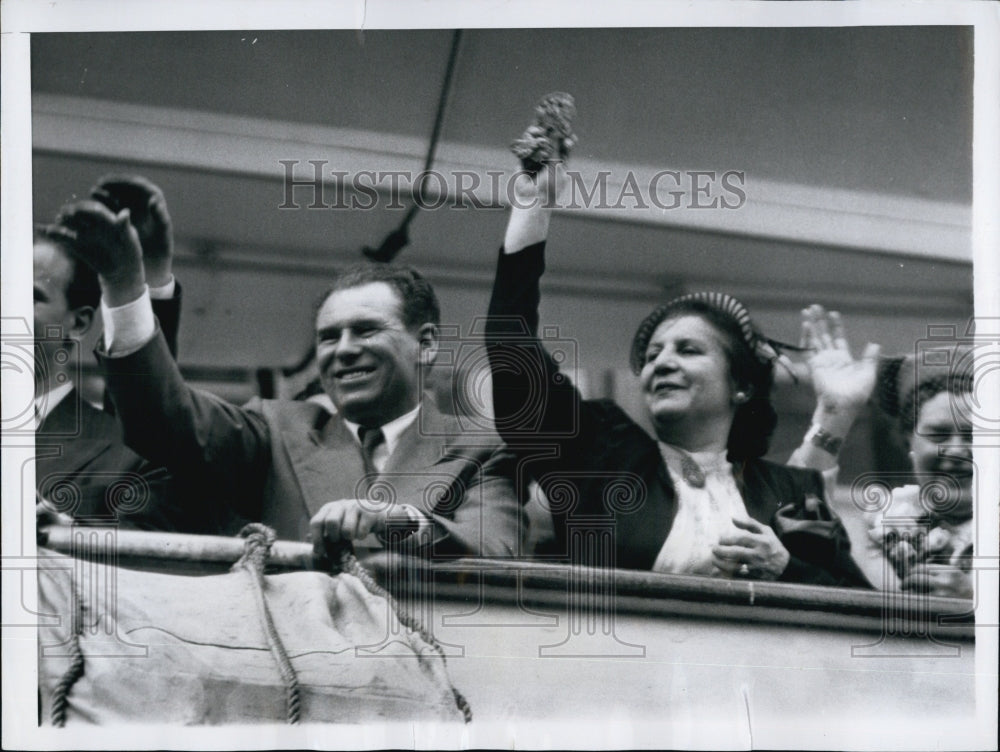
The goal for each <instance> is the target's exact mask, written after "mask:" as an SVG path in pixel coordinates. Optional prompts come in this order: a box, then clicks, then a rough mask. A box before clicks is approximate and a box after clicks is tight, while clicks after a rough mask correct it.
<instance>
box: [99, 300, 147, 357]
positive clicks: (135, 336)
mask: <svg viewBox="0 0 1000 752" xmlns="http://www.w3.org/2000/svg"><path fill="white" fill-rule="evenodd" d="M101 316H102V318H103V319H104V347H105V348H106V349H107V351H108V353H109V354H113V355H128V354H129V353H133V352H135V351H136V350H138V349H139V348H140V347H142V346H143V345H145V344H146V343H147V342H149V341H150V340H151V339H153V337H154V336H155V335H156V317H155V316H153V304H152V302H151V301H150V299H149V288H148V287H145V288H144V289H143V292H142V295H140V296H139V297H138V298H136V299H135V300H133V301H132V302H131V303H126V304H125V305H123V306H117V307H116V308H109V307H108V306H107V304H105V302H104V299H103V298H102V299H101Z"/></svg>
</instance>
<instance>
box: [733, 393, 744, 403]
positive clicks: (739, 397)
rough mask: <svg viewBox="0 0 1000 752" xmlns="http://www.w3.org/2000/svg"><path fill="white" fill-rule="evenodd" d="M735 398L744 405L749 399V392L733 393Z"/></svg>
mask: <svg viewBox="0 0 1000 752" xmlns="http://www.w3.org/2000/svg"><path fill="white" fill-rule="evenodd" d="M733 400H734V401H735V402H736V404H737V405H742V404H743V403H744V402H746V401H747V393H746V392H736V394H735V395H733Z"/></svg>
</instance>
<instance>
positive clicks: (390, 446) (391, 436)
mask: <svg viewBox="0 0 1000 752" xmlns="http://www.w3.org/2000/svg"><path fill="white" fill-rule="evenodd" d="M419 412H420V405H417V406H416V407H415V408H413V409H412V410H410V412H408V413H404V414H403V415H400V416H399V417H398V418H394V419H393V420H390V421H389V422H388V423H386V424H385V425H384V426H380V428H381V429H382V435H383V436H384V437H385V449H386V457H389V456H391V455H392V453H393V451H394V450H395V449H396V445H397V444H398V443H399V437H400V436H402V435H403V431H405V430H406V429H407V428H409V427H410V425H411V424H412V423H413V421H415V420H416V419H417V414H418V413H419ZM344 424H345V425H346V426H347V427H348V428H350V429H351V433H352V434H353V435H354V438H355V439H357V441H358V444H360V443H361V436H360V434H359V430H360V429H361V426H360V424H358V423H352V422H351V421H349V420H346V419H345V420H344Z"/></svg>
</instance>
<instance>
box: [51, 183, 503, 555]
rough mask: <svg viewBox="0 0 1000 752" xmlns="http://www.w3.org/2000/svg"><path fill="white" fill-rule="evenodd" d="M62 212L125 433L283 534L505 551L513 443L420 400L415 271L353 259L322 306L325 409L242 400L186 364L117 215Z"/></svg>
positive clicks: (432, 315) (433, 317)
mask: <svg viewBox="0 0 1000 752" xmlns="http://www.w3.org/2000/svg"><path fill="white" fill-rule="evenodd" d="M63 221H64V223H65V224H67V226H69V227H71V228H72V229H73V230H74V231H75V232H77V234H78V235H80V236H81V237H86V238H90V239H92V240H93V242H90V243H88V244H87V246H86V247H87V248H89V249H93V252H92V253H90V254H89V255H88V256H87V261H88V263H90V264H91V265H92V266H93V267H94V268H95V269H96V270H97V272H98V273H99V275H100V277H101V284H102V290H103V305H104V314H105V318H106V321H108V322H111V324H112V328H113V330H114V333H113V335H112V336H111V337H106V340H105V343H104V348H103V352H100V353H99V356H100V360H101V362H102V366H103V368H104V371H105V374H106V376H107V379H108V387H109V389H110V391H111V394H112V397H113V399H114V402H115V405H116V407H117V409H118V412H119V415H120V416H121V419H122V422H123V425H124V428H125V437H126V441H127V442H128V443H129V445H130V446H131V447H133V448H134V449H136V450H137V451H138V452H140V453H141V454H143V455H145V456H148V457H150V458H151V459H153V460H155V461H159V462H162V463H164V464H166V465H167V466H168V467H169V468H170V469H171V471H172V472H173V473H174V474H175V475H176V476H178V477H181V476H183V477H184V478H186V479H187V480H188V481H191V482H195V483H196V484H197V485H198V487H199V489H200V492H201V493H202V494H204V495H207V496H208V497H210V498H215V499H218V500H219V503H226V504H228V506H229V507H231V508H232V509H234V510H236V511H237V512H239V513H240V514H241V515H242V516H244V517H246V518H249V519H253V520H260V521H262V522H264V523H265V524H267V525H270V526H271V527H273V528H275V529H276V531H277V533H278V536H279V537H282V538H288V539H303V538H306V537H310V538H311V539H312V540H313V541H314V543H315V544H316V545H317V547H318V548H320V549H321V550H322V549H323V548H324V547H325V546H328V545H337V544H339V543H341V542H342V541H362V540H366V541H369V542H371V541H372V535H373V534H374V536H375V537H381V541H382V543H383V544H385V543H386V536H390V537H392V538H393V541H392V545H393V546H398V547H399V548H400V549H401V550H403V551H406V552H412V553H419V554H421V555H424V556H456V555H497V556H506V555H511V554H513V553H514V550H515V548H516V542H517V536H518V514H519V507H518V502H517V495H516V493H515V491H514V488H513V486H512V482H511V477H513V468H512V466H511V462H512V457H511V456H510V454H509V453H508V452H507V451H506V450H505V448H504V447H503V445H502V444H501V442H500V441H499V439H498V438H497V437H496V435H495V434H491V435H483V434H482V433H480V434H477V435H474V436H470V437H461V436H460V435H459V428H458V425H457V422H456V421H455V420H454V418H451V417H449V416H445V415H443V414H442V413H440V412H439V411H438V410H437V408H436V407H435V406H434V405H433V402H432V400H430V399H423V390H422V388H421V385H422V377H423V375H425V374H426V372H427V369H429V368H430V367H431V365H432V364H433V362H434V359H435V357H436V355H437V350H438V337H439V335H438V323H439V311H438V303H437V299H436V297H435V295H434V291H433V289H432V288H431V286H430V284H429V283H428V282H427V281H426V280H425V279H423V277H421V276H420V275H419V274H418V273H417V272H415V271H414V270H412V269H407V268H400V267H392V266H379V265H368V266H365V267H358V268H357V269H354V270H351V271H349V272H346V273H344V274H341V275H340V276H339V277H338V279H337V281H336V282H335V284H334V286H333V288H332V289H331V291H330V293H329V295H328V296H327V297H326V298H325V299H324V301H323V302H322V304H321V305H320V308H319V310H318V312H317V316H316V347H317V360H318V365H319V370H320V373H321V378H322V382H323V388H324V391H325V392H326V393H327V395H329V397H330V399H331V400H332V402H333V404H334V405H335V406H336V408H337V413H336V414H334V415H331V413H330V412H329V411H328V410H326V409H324V408H323V407H321V406H320V405H316V404H313V403H310V402H288V401H277V400H254V401H252V402H251V403H249V404H248V405H246V406H244V407H242V408H239V407H236V406H233V405H229V404H227V403H225V402H223V401H221V400H218V399H216V398H214V397H212V396H210V395H207V394H203V393H201V392H199V391H197V390H195V389H192V388H190V387H188V386H187V385H186V384H185V383H184V381H183V379H182V378H181V376H180V373H179V372H178V370H177V368H176V365H175V364H174V363H173V361H172V359H171V358H170V356H169V352H168V350H167V348H166V345H165V343H164V341H163V338H162V333H161V332H158V331H157V330H156V326H155V320H154V319H153V317H152V315H151V311H150V309H149V302H148V298H147V295H146V293H145V287H144V282H143V268H142V259H141V253H140V250H139V248H138V246H137V243H136V242H135V233H134V231H133V230H132V228H131V227H130V225H129V222H128V218H127V216H123V215H121V214H119V215H117V216H116V215H114V214H113V213H111V212H109V211H108V210H107V209H106V208H105V207H104V206H101V205H98V204H95V203H93V202H82V203H81V204H78V205H76V206H75V207H73V208H71V209H70V210H69V211H67V212H66V215H65V217H64V219H63Z"/></svg>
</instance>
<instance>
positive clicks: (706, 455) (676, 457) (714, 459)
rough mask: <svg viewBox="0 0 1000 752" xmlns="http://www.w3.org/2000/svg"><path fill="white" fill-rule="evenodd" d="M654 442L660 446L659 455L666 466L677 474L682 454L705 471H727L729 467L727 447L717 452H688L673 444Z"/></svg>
mask: <svg viewBox="0 0 1000 752" xmlns="http://www.w3.org/2000/svg"><path fill="white" fill-rule="evenodd" d="M656 443H657V444H658V445H659V447H660V457H662V458H663V461H664V463H665V464H666V466H667V467H668V468H670V470H672V471H673V472H674V473H675V474H677V475H680V473H681V457H683V456H684V455H687V456H688V457H689V458H691V459H692V460H694V462H695V464H696V465H698V467H699V468H701V470H702V471H703V472H705V473H712V472H728V471H729V469H730V463H729V460H728V458H727V456H728V454H729V450H728V449H723V450H721V451H718V452H716V451H713V450H711V449H709V450H708V451H704V452H688V451H687V450H685V449H680V448H679V447H675V446H674V445H673V444H667V443H666V442H663V441H657V442H656Z"/></svg>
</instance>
